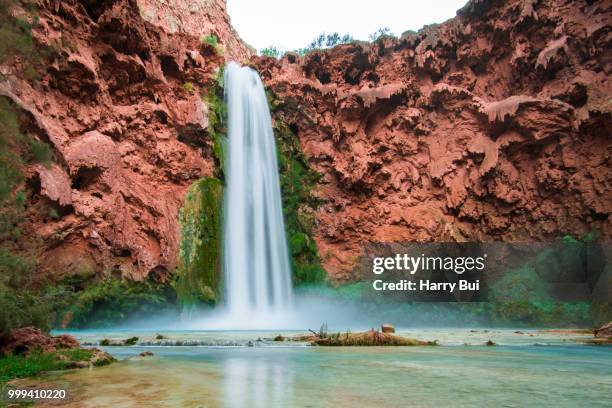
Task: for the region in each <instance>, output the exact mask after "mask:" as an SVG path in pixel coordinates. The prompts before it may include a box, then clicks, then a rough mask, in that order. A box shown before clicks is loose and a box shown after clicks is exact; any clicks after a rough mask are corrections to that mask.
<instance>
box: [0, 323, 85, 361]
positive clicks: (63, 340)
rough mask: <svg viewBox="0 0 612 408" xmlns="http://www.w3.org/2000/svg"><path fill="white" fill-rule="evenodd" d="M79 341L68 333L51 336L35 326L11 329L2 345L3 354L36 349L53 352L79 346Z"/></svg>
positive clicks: (28, 352) (23, 352)
mask: <svg viewBox="0 0 612 408" xmlns="http://www.w3.org/2000/svg"><path fill="white" fill-rule="evenodd" d="M78 347H79V342H78V341H77V340H76V339H75V338H74V337H72V336H70V335H68V334H62V335H61V336H55V337H53V336H49V335H48V334H46V333H44V332H43V331H41V330H40V329H37V328H35V327H22V328H20V329H15V330H13V331H11V333H10V334H9V335H8V337H7V338H6V340H5V341H4V342H3V345H2V354H11V353H13V354H25V355H28V354H30V353H31V352H33V351H35V350H40V351H42V352H45V353H51V352H54V351H57V350H61V349H72V348H78Z"/></svg>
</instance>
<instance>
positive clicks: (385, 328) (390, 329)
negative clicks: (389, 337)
mask: <svg viewBox="0 0 612 408" xmlns="http://www.w3.org/2000/svg"><path fill="white" fill-rule="evenodd" d="M380 331H381V332H383V333H395V327H394V326H393V325H392V324H388V323H383V324H382V325H380Z"/></svg>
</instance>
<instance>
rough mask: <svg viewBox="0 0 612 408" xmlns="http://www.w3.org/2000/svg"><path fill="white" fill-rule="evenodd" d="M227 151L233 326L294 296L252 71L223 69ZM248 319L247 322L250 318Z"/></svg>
mask: <svg viewBox="0 0 612 408" xmlns="http://www.w3.org/2000/svg"><path fill="white" fill-rule="evenodd" d="M224 79H225V100H226V103H227V113H228V146H229V147H228V149H227V161H226V165H225V167H226V168H225V172H226V177H227V179H226V181H227V187H226V190H225V198H224V200H225V213H224V220H225V221H224V230H223V232H224V235H223V240H224V245H223V274H224V283H225V305H226V308H227V311H228V312H229V316H230V317H229V319H232V321H234V322H236V321H246V320H247V319H250V318H252V316H257V319H258V320H261V319H265V318H266V316H267V317H270V318H272V317H274V316H275V315H279V314H282V312H283V311H284V310H286V309H287V308H288V307H289V305H290V303H291V297H292V285H291V268H290V264H289V254H288V251H287V241H286V238H285V226H284V222H283V209H282V203H281V194H280V183H279V178H278V165H277V162H276V145H275V142H274V133H273V132H272V120H271V118H270V111H269V109H268V101H267V98H266V93H265V91H264V87H263V84H262V82H261V79H260V78H259V75H258V74H257V72H256V71H254V70H253V69H251V68H248V67H240V66H239V65H237V64H235V63H229V64H228V65H227V66H226V68H225V78H224ZM249 316H250V317H249Z"/></svg>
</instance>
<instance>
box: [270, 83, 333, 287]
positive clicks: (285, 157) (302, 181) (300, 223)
mask: <svg viewBox="0 0 612 408" xmlns="http://www.w3.org/2000/svg"><path fill="white" fill-rule="evenodd" d="M269 95H270V94H269ZM274 107H275V104H274V103H270V108H271V109H274ZM274 134H275V136H276V142H277V150H278V163H279V173H280V185H281V195H282V200H283V213H284V217H285V223H286V225H285V230H286V232H287V241H288V244H289V250H290V252H291V268H292V271H293V281H294V284H295V285H296V286H300V285H308V284H320V283H323V282H325V281H326V279H327V273H326V272H325V270H324V269H323V267H322V266H321V259H320V257H319V253H318V250H317V245H316V243H315V241H314V239H313V238H312V229H313V227H314V225H315V216H314V211H315V210H316V208H317V206H318V205H319V204H320V200H319V199H318V198H316V196H315V195H314V194H313V192H314V189H315V187H316V185H317V183H318V182H319V180H320V179H321V175H320V174H319V173H317V172H316V171H314V170H312V169H311V168H310V166H309V165H308V161H307V159H306V157H305V156H304V153H303V151H302V147H301V145H300V141H299V139H298V137H297V135H296V134H295V133H294V132H293V131H292V130H291V129H290V127H289V126H287V124H285V123H284V122H282V121H281V120H278V119H277V120H276V121H275V124H274Z"/></svg>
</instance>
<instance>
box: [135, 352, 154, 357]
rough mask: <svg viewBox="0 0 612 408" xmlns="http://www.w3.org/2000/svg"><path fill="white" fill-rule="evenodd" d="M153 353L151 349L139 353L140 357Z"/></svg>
mask: <svg viewBox="0 0 612 408" xmlns="http://www.w3.org/2000/svg"><path fill="white" fill-rule="evenodd" d="M152 355H154V354H153V352H152V351H143V352H142V353H140V354H139V356H140V357H148V356H152Z"/></svg>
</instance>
